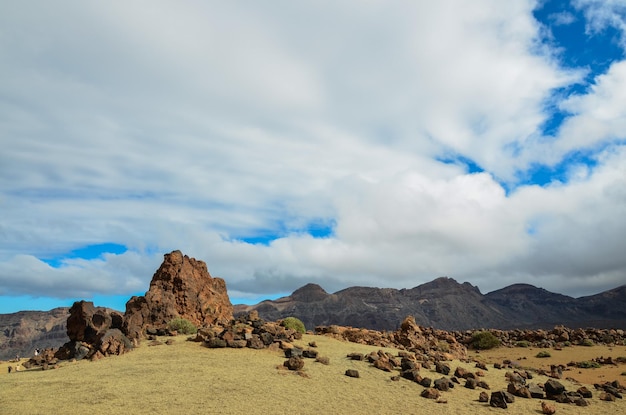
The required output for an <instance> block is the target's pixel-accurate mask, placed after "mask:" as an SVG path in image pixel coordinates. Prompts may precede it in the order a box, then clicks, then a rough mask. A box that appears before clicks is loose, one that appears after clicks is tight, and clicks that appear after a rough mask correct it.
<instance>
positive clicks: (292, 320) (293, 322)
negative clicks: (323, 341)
mask: <svg viewBox="0 0 626 415" xmlns="http://www.w3.org/2000/svg"><path fill="white" fill-rule="evenodd" d="M281 326H283V327H285V328H288V329H292V330H295V331H297V332H298V333H303V334H304V333H306V328H305V327H304V323H303V322H302V320H300V319H299V318H296V317H287V318H286V319H284V320H283V322H282V323H281Z"/></svg>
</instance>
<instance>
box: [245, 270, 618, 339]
mask: <svg viewBox="0 0 626 415" xmlns="http://www.w3.org/2000/svg"><path fill="white" fill-rule="evenodd" d="M251 310H256V311H258V313H259V315H260V316H261V317H262V318H264V319H267V320H275V319H280V318H285V317H287V316H295V317H298V318H299V319H301V320H302V321H303V322H304V323H305V325H306V326H307V328H310V329H313V328H315V327H316V326H320V325H332V324H336V325H340V326H352V327H363V328H368V329H372V330H395V329H397V328H398V327H399V324H400V323H401V322H402V320H403V319H404V317H406V316H407V315H412V316H414V317H415V320H416V322H417V323H418V324H419V325H422V326H426V327H435V328H437V329H442V330H469V329H479V328H497V329H514V328H535V329H537V328H552V327H554V326H555V325H565V326H568V327H572V328H579V327H597V328H626V285H624V286H621V287H618V288H615V289H613V290H609V291H606V292H603V293H600V294H596V295H593V296H588V297H581V298H573V297H568V296H565V295H561V294H556V293H552V292H549V291H547V290H544V289H542V288H537V287H534V286H532V285H528V284H515V285H511V286H509V287H506V288H503V289H501V290H498V291H493V292H490V293H488V294H482V293H481V292H480V290H479V289H478V287H475V286H472V285H471V284H469V283H467V282H465V283H462V284H460V283H458V282H457V281H455V280H454V279H451V278H445V277H442V278H437V279H436V280H434V281H431V282H429V283H426V284H423V285H419V286H417V287H415V288H411V289H401V290H397V289H392V288H369V287H351V288H347V289H345V290H341V291H338V292H336V293H334V294H329V293H327V292H326V291H324V289H323V288H322V287H320V286H319V285H316V284H307V285H305V286H304V287H302V288H299V289H298V290H296V291H294V292H293V294H291V295H290V296H287V297H283V298H279V299H277V300H274V301H271V300H267V301H263V302H261V303H259V304H256V305H253V306H246V305H236V306H235V315H238V314H240V313H246V312H249V311H251Z"/></svg>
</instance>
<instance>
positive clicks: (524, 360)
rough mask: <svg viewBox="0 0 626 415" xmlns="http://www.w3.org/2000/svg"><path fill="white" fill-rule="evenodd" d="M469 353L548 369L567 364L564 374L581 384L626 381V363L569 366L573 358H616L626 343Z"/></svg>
mask: <svg viewBox="0 0 626 415" xmlns="http://www.w3.org/2000/svg"><path fill="white" fill-rule="evenodd" d="M541 351H546V352H549V353H550V355H551V357H546V358H538V357H536V356H537V354H538V353H539V352H541ZM470 356H471V357H473V358H477V359H481V360H484V361H485V363H488V364H492V363H497V362H500V363H501V362H502V361H503V360H504V359H509V360H511V361H512V362H515V363H516V364H519V365H520V366H521V367H524V368H533V369H544V370H547V371H548V372H549V371H550V366H551V365H564V366H566V369H565V370H564V371H563V378H566V377H569V378H572V379H575V380H576V381H578V382H580V383H582V384H588V385H593V384H594V383H604V382H611V381H613V380H619V381H620V383H622V384H626V376H624V375H622V373H626V364H623V363H621V364H617V365H603V366H602V367H600V368H589V369H581V368H577V367H575V366H567V364H568V363H570V362H582V361H591V360H594V359H596V358H599V357H602V358H605V359H606V358H608V357H611V358H613V360H614V361H615V360H616V359H617V358H618V357H626V346H615V347H608V346H591V347H584V346H571V347H564V348H563V349H561V350H555V349H539V348H532V347H529V348H523V347H513V348H506V347H500V348H497V349H491V350H483V351H480V352H474V351H471V352H470Z"/></svg>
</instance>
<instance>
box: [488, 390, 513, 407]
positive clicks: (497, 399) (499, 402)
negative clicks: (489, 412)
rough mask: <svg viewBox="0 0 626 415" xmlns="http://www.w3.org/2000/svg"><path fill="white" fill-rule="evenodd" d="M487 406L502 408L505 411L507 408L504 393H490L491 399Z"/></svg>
mask: <svg viewBox="0 0 626 415" xmlns="http://www.w3.org/2000/svg"><path fill="white" fill-rule="evenodd" d="M489 405H490V406H493V407H494V408H502V409H506V408H508V407H509V406H508V405H507V399H506V396H505V392H504V391H496V392H492V393H491V399H489Z"/></svg>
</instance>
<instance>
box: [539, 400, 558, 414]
mask: <svg viewBox="0 0 626 415" xmlns="http://www.w3.org/2000/svg"><path fill="white" fill-rule="evenodd" d="M541 412H543V413H544V414H546V415H552V414H554V413H555V412H556V407H555V406H554V405H553V404H551V403H548V402H541Z"/></svg>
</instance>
